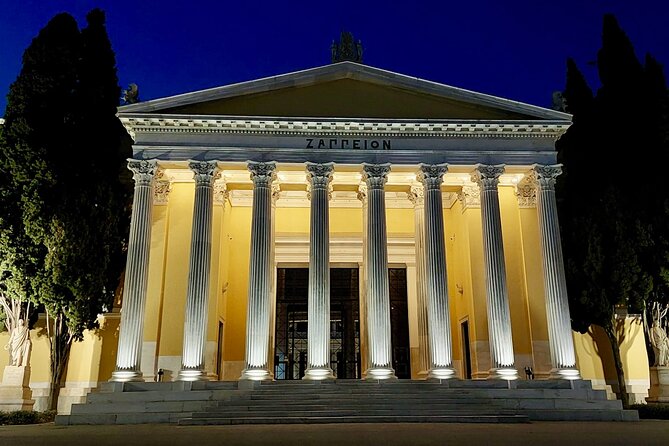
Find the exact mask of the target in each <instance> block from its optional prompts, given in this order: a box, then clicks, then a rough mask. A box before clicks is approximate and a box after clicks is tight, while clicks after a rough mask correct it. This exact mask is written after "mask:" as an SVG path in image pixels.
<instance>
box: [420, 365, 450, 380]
mask: <svg viewBox="0 0 669 446" xmlns="http://www.w3.org/2000/svg"><path fill="white" fill-rule="evenodd" d="M452 378H456V376H455V369H454V368H453V367H435V368H432V369H430V371H429V372H428V373H427V379H452Z"/></svg>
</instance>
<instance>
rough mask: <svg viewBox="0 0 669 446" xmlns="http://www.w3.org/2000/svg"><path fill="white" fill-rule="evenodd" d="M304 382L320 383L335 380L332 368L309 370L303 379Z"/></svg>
mask: <svg viewBox="0 0 669 446" xmlns="http://www.w3.org/2000/svg"><path fill="white" fill-rule="evenodd" d="M302 379H304V380H311V381H320V380H324V379H335V376H334V373H333V372H332V369H331V368H330V367H313V368H308V369H307V370H306V372H304V376H303V377H302Z"/></svg>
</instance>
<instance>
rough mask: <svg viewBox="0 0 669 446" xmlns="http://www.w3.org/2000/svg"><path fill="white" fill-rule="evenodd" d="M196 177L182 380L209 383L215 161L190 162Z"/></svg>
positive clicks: (216, 166) (216, 171)
mask: <svg viewBox="0 0 669 446" xmlns="http://www.w3.org/2000/svg"><path fill="white" fill-rule="evenodd" d="M188 167H189V168H190V169H191V170H192V171H193V173H194V178H195V204H194V207H193V228H192V231H191V242H190V262H189V267H188V291H187V293H186V315H185V320H184V339H183V350H182V355H181V370H180V371H179V375H178V377H177V379H178V380H180V381H199V380H207V379H208V378H207V372H206V371H205V369H204V364H205V345H206V340H207V339H206V337H207V321H208V319H207V316H208V309H209V282H210V267H211V220H212V213H213V206H214V180H215V179H216V177H217V175H218V163H217V162H216V161H193V160H191V161H189V163H188Z"/></svg>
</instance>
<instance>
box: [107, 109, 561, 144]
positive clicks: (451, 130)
mask: <svg viewBox="0 0 669 446" xmlns="http://www.w3.org/2000/svg"><path fill="white" fill-rule="evenodd" d="M119 118H120V120H121V122H122V123H123V125H124V126H125V128H126V129H127V131H128V133H130V136H132V137H133V139H134V138H135V136H136V134H137V133H154V134H155V133H185V134H193V133H199V134H210V133H218V134H238V135H267V136H304V135H306V136H308V135H315V136H319V137H328V136H366V137H435V138H551V139H558V138H559V137H560V136H561V135H562V134H563V133H564V132H566V131H567V129H568V128H569V126H570V125H571V122H570V121H566V120H565V121H558V120H556V121H545V120H537V121H517V120H495V121H476V120H474V121H466V120H443V121H436V120H430V121H422V120H421V121H416V120H367V119H359V118H355V119H351V120H346V119H323V120H319V119H313V118H304V119H299V118H298V119H271V118H270V119H258V118H249V117H222V116H197V115H161V114H157V115H146V114H130V113H122V114H120V115H119Z"/></svg>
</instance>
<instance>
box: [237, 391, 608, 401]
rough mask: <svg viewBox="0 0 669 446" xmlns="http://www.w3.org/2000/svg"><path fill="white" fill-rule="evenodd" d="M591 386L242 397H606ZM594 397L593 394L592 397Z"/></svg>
mask: <svg viewBox="0 0 669 446" xmlns="http://www.w3.org/2000/svg"><path fill="white" fill-rule="evenodd" d="M593 392H594V391H592V390H585V389H584V390H571V389H570V390H559V389H523V390H518V389H488V390H476V391H473V390H453V389H442V390H437V391H433V392H420V391H416V392H411V391H408V390H407V391H402V392H393V391H391V390H386V389H384V390H383V391H371V392H370V391H364V390H356V391H353V390H350V391H328V392H308V391H299V392H297V391H279V390H264V389H262V390H256V391H250V392H248V393H246V394H244V398H248V399H253V400H261V399H272V398H275V399H283V398H285V397H286V396H287V395H289V396H290V398H291V399H293V400H298V399H318V398H333V399H335V398H342V399H347V398H348V399H352V398H359V397H360V396H361V395H367V396H369V397H371V398H388V399H391V398H398V397H400V398H415V399H421V398H426V397H427V398H429V397H439V398H445V397H447V398H457V399H475V398H490V399H495V398H504V399H509V398H511V399H523V398H568V399H605V398H603V397H602V396H603V395H605V394H601V393H599V394H595V393H593ZM595 397H596V398H595Z"/></svg>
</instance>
